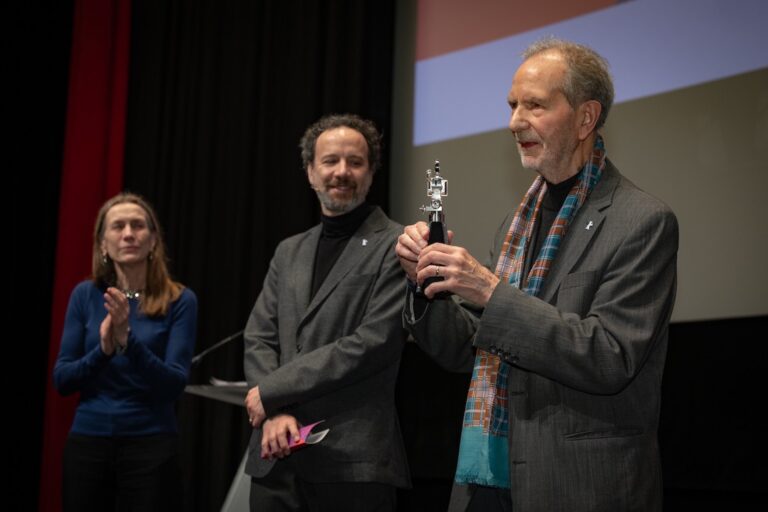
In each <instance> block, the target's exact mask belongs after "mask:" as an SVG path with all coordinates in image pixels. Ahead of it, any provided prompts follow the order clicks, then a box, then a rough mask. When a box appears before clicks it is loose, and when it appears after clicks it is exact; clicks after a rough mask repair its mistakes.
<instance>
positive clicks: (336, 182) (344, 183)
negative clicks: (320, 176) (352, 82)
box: [325, 178, 357, 188]
mask: <svg viewBox="0 0 768 512" xmlns="http://www.w3.org/2000/svg"><path fill="white" fill-rule="evenodd" d="M325 186H326V187H350V188H357V183H356V182H355V181H354V180H349V179H344V178H339V179H331V180H329V181H327V182H325Z"/></svg>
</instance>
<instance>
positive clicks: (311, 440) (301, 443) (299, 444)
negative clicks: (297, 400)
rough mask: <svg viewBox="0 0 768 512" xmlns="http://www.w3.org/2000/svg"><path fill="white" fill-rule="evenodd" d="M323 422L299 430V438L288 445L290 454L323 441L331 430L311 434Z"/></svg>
mask: <svg viewBox="0 0 768 512" xmlns="http://www.w3.org/2000/svg"><path fill="white" fill-rule="evenodd" d="M324 421H325V420H320V421H316V422H315V423H310V424H309V425H306V426H304V427H301V428H300V429H299V437H295V438H292V439H291V441H290V443H289V444H288V447H289V448H290V449H291V453H293V452H295V451H296V450H298V449H300V448H303V447H305V446H307V445H311V444H317V443H319V442H320V441H322V440H323V439H325V436H326V435H328V432H330V431H331V429H329V428H327V429H325V430H321V431H320V432H312V429H313V428H315V427H316V426H317V425H319V424H320V423H322V422H324ZM261 458H262V459H268V458H269V457H265V456H262V457H261Z"/></svg>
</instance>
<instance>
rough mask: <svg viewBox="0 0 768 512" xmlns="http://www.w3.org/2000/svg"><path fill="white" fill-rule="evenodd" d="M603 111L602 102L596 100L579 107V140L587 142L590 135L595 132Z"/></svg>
mask: <svg viewBox="0 0 768 512" xmlns="http://www.w3.org/2000/svg"><path fill="white" fill-rule="evenodd" d="M602 110H603V107H602V106H601V105H600V102H599V101H595V100H589V101H585V102H584V103H582V104H581V105H580V106H579V110H578V116H579V140H585V139H586V138H587V137H589V134H590V133H592V132H593V131H595V126H596V125H597V120H598V119H599V118H600V113H601V112H602Z"/></svg>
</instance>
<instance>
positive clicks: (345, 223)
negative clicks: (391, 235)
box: [309, 203, 375, 299]
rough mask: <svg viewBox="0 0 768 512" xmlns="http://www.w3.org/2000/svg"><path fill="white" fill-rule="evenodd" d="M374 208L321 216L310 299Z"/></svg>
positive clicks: (366, 206) (370, 206)
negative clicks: (321, 226)
mask: <svg viewBox="0 0 768 512" xmlns="http://www.w3.org/2000/svg"><path fill="white" fill-rule="evenodd" d="M374 208H375V207H374V206H372V205H369V204H368V203H363V204H361V205H360V206H358V207H357V208H355V209H354V210H352V211H351V212H347V213H344V214H341V215H336V216H334V217H328V216H327V215H322V216H321V219H320V221H321V222H322V224H323V230H322V232H321V233H320V240H318V242H317V252H316V253H315V264H314V269H313V271H312V293H311V295H310V296H309V297H310V299H311V298H312V297H314V296H315V293H317V290H319V289H320V285H322V284H323V281H325V278H326V277H327V276H328V274H329V273H330V271H331V269H332V268H333V265H335V264H336V260H338V259H339V256H341V253H342V252H343V251H344V248H345V247H346V246H347V242H349V239H350V238H351V237H352V235H353V234H355V231H357V228H359V227H360V225H361V224H362V223H363V221H365V219H367V218H368V215H370V214H371V212H372V211H373V210H374Z"/></svg>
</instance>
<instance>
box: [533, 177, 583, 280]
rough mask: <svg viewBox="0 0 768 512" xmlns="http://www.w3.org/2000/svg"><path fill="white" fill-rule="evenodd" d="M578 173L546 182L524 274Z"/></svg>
mask: <svg viewBox="0 0 768 512" xmlns="http://www.w3.org/2000/svg"><path fill="white" fill-rule="evenodd" d="M578 179H579V173H576V174H575V175H573V176H571V177H570V178H568V179H567V180H565V181H563V182H560V183H558V184H556V185H553V184H551V183H549V182H547V192H546V193H545V194H544V198H543V199H542V200H541V208H539V217H538V219H536V225H535V226H534V229H533V233H532V239H531V241H530V245H529V246H528V247H529V250H528V251H527V252H526V255H525V272H524V273H523V275H524V276H527V275H528V273H529V272H530V271H531V266H532V265H533V262H534V261H535V259H536V258H537V257H538V256H539V251H540V250H541V246H542V244H544V240H546V239H547V235H548V234H549V228H550V227H552V223H553V222H554V221H555V219H556V218H557V214H558V213H559V212H560V208H562V206H563V203H564V202H565V198H566V197H568V192H570V191H571V188H573V185H574V184H575V183H576V182H577V181H578Z"/></svg>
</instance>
